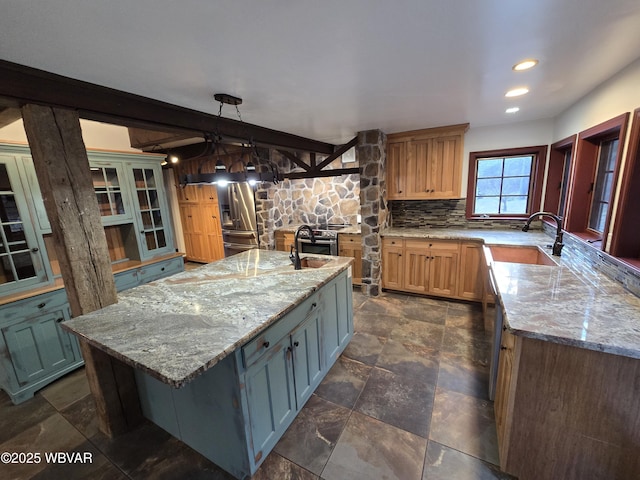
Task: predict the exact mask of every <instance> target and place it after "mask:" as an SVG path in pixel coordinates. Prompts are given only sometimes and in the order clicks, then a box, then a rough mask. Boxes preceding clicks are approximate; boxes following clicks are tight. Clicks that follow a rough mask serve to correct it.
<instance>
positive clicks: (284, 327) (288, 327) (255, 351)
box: [242, 294, 320, 367]
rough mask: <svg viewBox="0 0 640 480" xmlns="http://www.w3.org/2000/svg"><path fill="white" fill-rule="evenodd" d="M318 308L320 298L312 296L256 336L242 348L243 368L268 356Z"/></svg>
mask: <svg viewBox="0 0 640 480" xmlns="http://www.w3.org/2000/svg"><path fill="white" fill-rule="evenodd" d="M318 308H320V298H319V296H318V295H317V294H315V295H312V296H311V297H309V298H307V299H306V300H305V301H303V302H302V303H301V304H300V305H298V306H297V307H296V308H295V309H294V310H293V311H291V312H290V313H288V314H287V315H285V317H284V318H281V319H280V320H278V321H277V322H276V323H274V324H273V325H271V326H270V327H268V328H267V329H266V330H264V331H263V332H262V333H260V334H258V335H257V336H256V337H255V338H254V339H253V340H251V341H250V342H249V343H247V344H246V345H245V346H244V347H242V360H243V362H244V366H245V367H249V366H250V365H252V364H254V363H255V362H256V361H257V360H259V359H260V358H261V357H262V355H264V354H268V353H269V352H271V350H273V347H274V346H275V345H276V344H277V343H278V342H279V341H280V340H281V339H282V338H283V337H285V336H286V335H289V333H291V331H292V330H294V329H295V328H296V327H297V326H298V325H300V323H301V322H302V321H303V320H304V319H305V318H307V316H308V315H309V314H310V313H311V312H313V311H314V310H316V309H318Z"/></svg>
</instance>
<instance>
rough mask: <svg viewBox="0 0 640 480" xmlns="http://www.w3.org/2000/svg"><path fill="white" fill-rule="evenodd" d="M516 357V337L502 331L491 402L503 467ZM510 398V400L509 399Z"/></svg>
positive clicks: (503, 466) (506, 447)
mask: <svg viewBox="0 0 640 480" xmlns="http://www.w3.org/2000/svg"><path fill="white" fill-rule="evenodd" d="M515 357H516V337H515V336H514V335H512V334H510V333H509V332H508V331H506V330H505V331H503V332H502V342H501V345H500V360H499V362H498V379H497V382H496V397H495V403H494V404H493V409H494V413H495V416H496V430H497V433H498V450H499V455H500V466H501V467H502V468H505V466H506V463H507V452H508V446H509V445H508V444H509V434H508V432H509V422H510V418H509V416H510V409H511V404H512V403H513V402H512V400H513V399H512V398H511V395H512V387H513V385H514V384H515V383H514V382H515V375H516V374H515V370H514V365H515V364H514V361H515ZM510 400H511V401H510Z"/></svg>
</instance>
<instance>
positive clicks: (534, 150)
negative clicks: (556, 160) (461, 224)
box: [465, 145, 547, 220]
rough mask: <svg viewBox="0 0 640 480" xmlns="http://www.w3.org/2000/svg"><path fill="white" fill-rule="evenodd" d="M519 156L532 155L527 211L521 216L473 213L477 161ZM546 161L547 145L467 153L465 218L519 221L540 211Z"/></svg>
mask: <svg viewBox="0 0 640 480" xmlns="http://www.w3.org/2000/svg"><path fill="white" fill-rule="evenodd" d="M519 155H533V157H534V158H533V162H532V166H531V179H530V182H529V195H528V202H527V211H526V212H525V213H523V214H513V213H510V214H495V213H494V214H487V213H473V208H474V205H475V200H476V196H475V191H476V182H477V177H476V175H477V169H478V160H483V159H486V158H501V157H513V156H519ZM546 160H547V145H537V146H531V147H518V148H503V149H499V150H484V151H481V152H470V153H469V177H468V179H467V201H466V212H465V213H466V218H467V219H468V220H487V219H501V220H510V219H511V220H520V219H522V218H528V217H529V215H531V214H532V213H535V212H537V211H539V210H540V202H541V199H542V184H543V183H544V166H545V163H546Z"/></svg>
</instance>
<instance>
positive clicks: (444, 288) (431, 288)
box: [427, 242, 460, 297]
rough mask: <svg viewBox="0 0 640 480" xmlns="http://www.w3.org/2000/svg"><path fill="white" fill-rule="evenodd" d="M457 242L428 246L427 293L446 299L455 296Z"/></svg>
mask: <svg viewBox="0 0 640 480" xmlns="http://www.w3.org/2000/svg"><path fill="white" fill-rule="evenodd" d="M459 256H460V249H459V244H458V243H457V242H446V243H445V242H443V243H431V244H430V246H429V282H428V289H427V291H428V292H429V293H432V294H434V295H444V296H448V297H452V296H455V295H456V294H457V290H456V285H457V279H458V261H459Z"/></svg>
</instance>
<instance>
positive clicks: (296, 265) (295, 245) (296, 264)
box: [289, 225, 316, 270]
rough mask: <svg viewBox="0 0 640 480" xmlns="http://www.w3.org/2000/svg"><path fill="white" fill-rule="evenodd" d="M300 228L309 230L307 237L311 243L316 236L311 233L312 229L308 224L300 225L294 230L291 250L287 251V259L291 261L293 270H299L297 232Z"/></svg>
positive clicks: (314, 241)
mask: <svg viewBox="0 0 640 480" xmlns="http://www.w3.org/2000/svg"><path fill="white" fill-rule="evenodd" d="M301 230H309V239H310V240H311V243H316V237H315V236H314V235H313V229H312V228H311V227H310V226H309V225H300V226H299V227H298V229H297V230H296V234H295V236H294V237H293V245H291V251H290V252H289V259H291V262H292V263H293V268H294V269H295V270H300V269H301V268H302V265H301V264H300V253H299V252H298V234H299V233H300V231H301ZM294 248H295V249H296V253H295V254H294V253H293V249H294Z"/></svg>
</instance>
